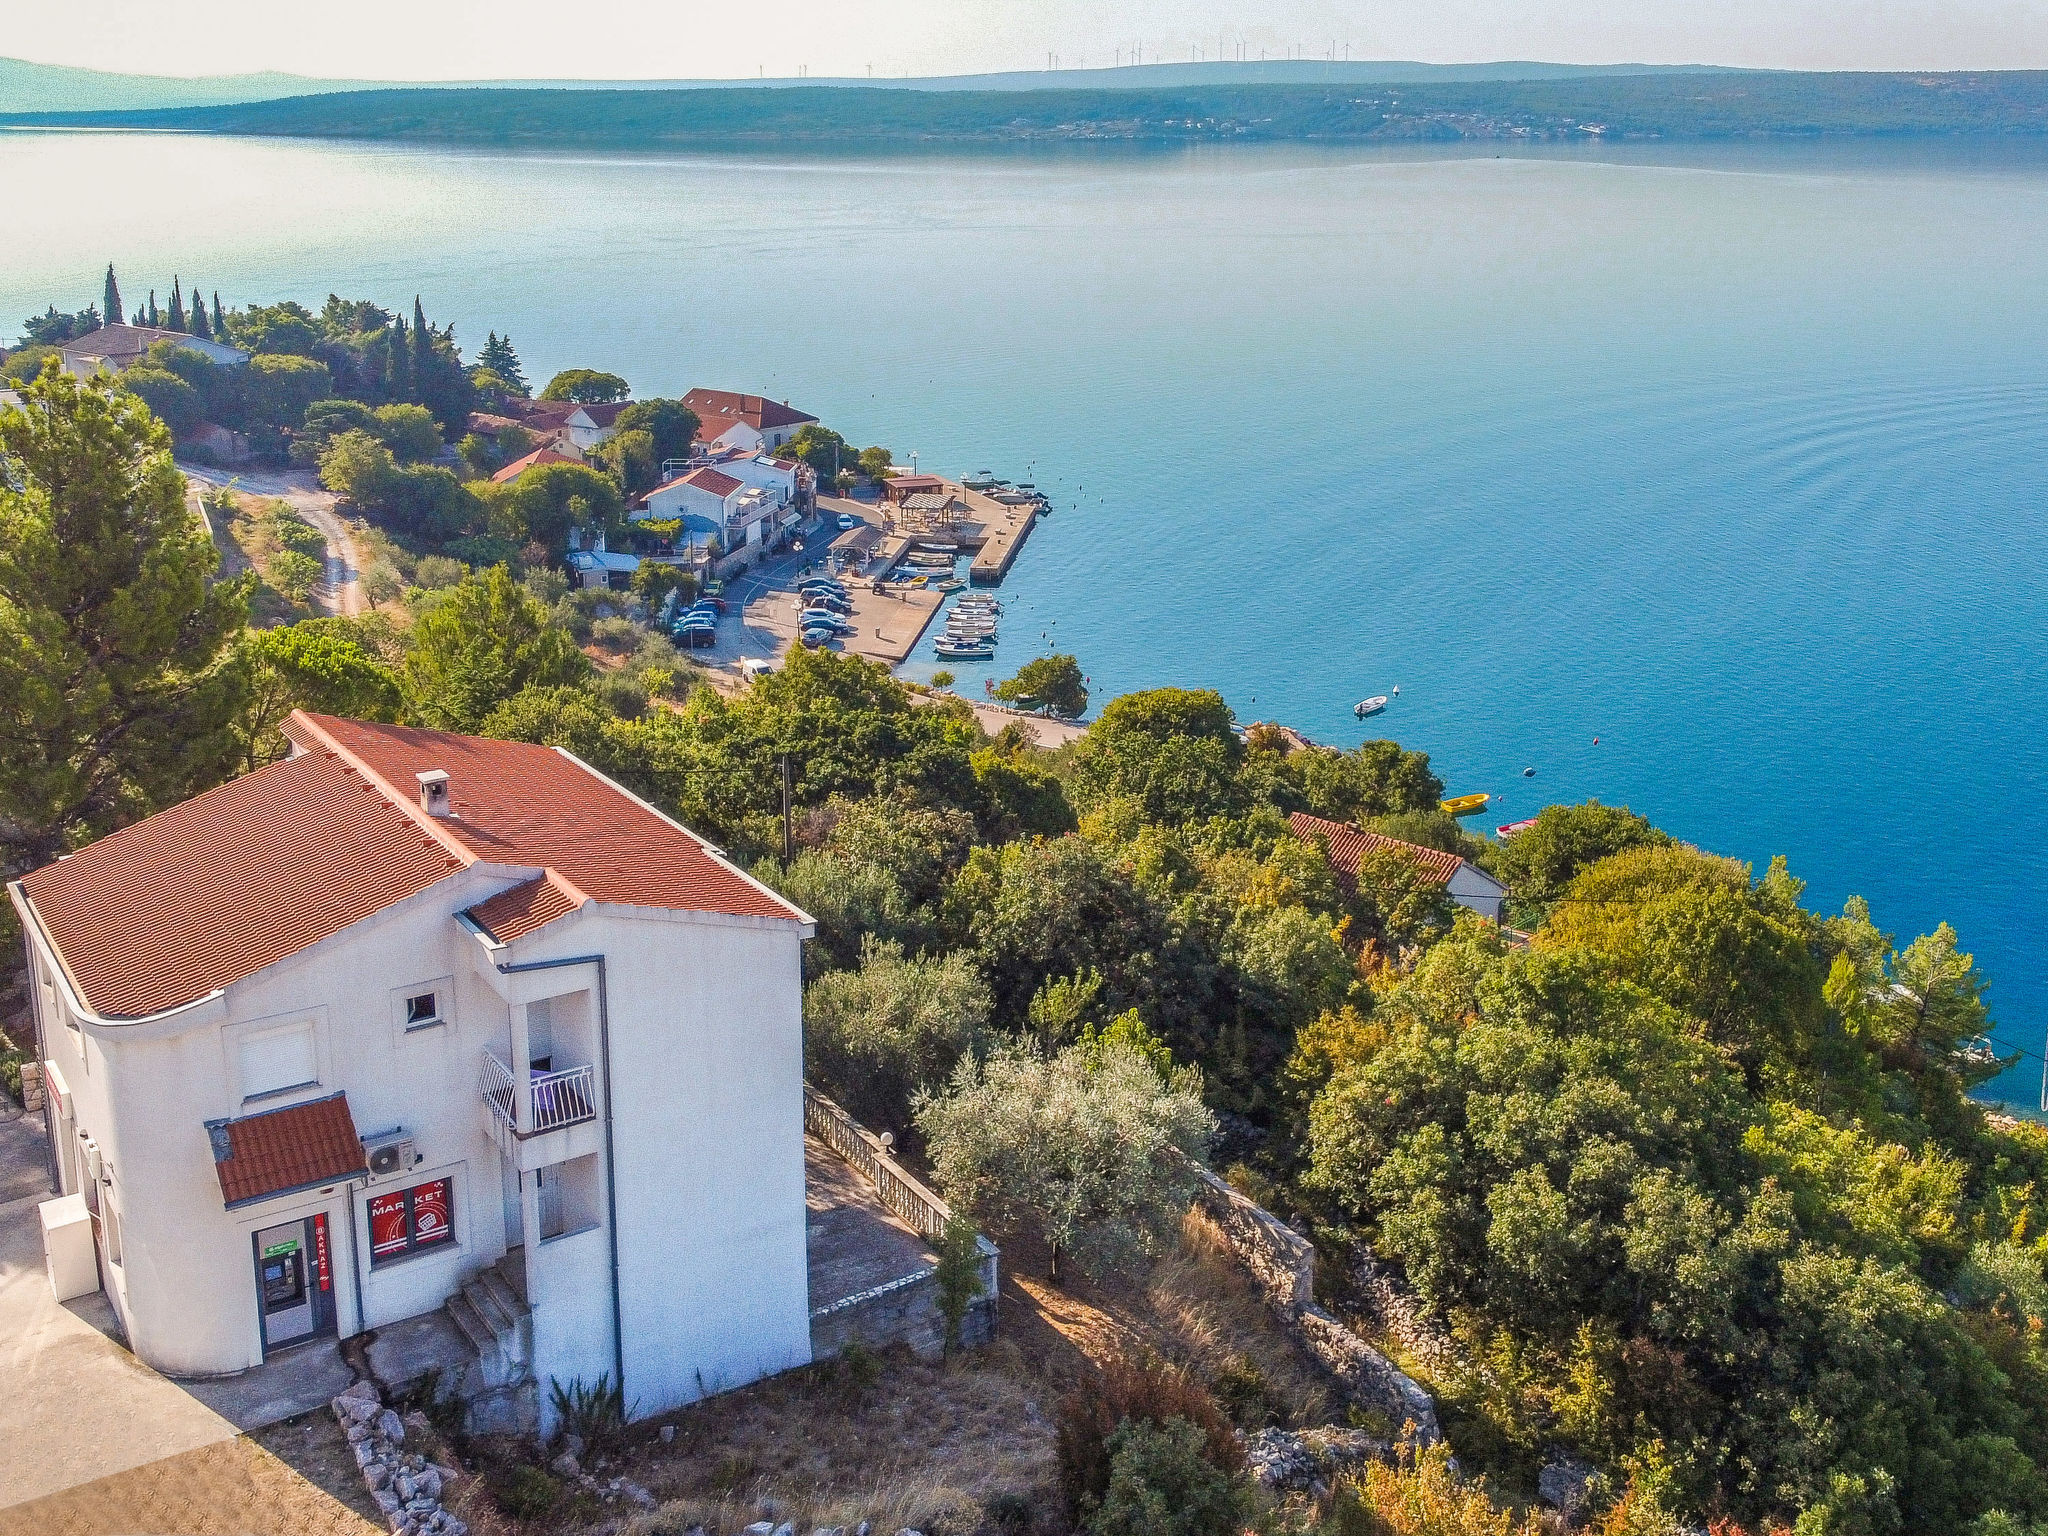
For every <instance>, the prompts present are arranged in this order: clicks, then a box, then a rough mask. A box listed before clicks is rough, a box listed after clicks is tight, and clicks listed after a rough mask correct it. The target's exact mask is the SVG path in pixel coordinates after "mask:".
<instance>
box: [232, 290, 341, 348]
mask: <svg viewBox="0 0 2048 1536" xmlns="http://www.w3.org/2000/svg"><path fill="white" fill-rule="evenodd" d="M229 329H230V331H231V332H232V336H231V337H227V338H223V339H224V340H225V339H232V340H233V342H234V344H235V345H236V346H238V347H240V348H241V349H242V350H243V351H245V352H251V353H255V352H268V353H273V354H282V353H289V354H291V355H292V356H294V357H312V356H313V355H314V353H315V351H316V349H317V348H318V347H319V345H320V343H321V341H322V340H323V339H325V338H324V334H323V332H322V331H321V329H320V322H319V321H318V320H316V319H315V318H314V317H313V315H312V313H311V312H310V311H309V310H308V309H307V308H306V307H305V305H303V304H296V303H293V302H292V301H291V300H289V299H287V300H285V301H284V302H283V303H281V304H265V305H260V306H259V305H251V306H250V307H249V308H247V309H244V310H241V311H239V312H237V313H236V314H235V315H234V316H233V317H232V320H231V323H230V326H229Z"/></svg>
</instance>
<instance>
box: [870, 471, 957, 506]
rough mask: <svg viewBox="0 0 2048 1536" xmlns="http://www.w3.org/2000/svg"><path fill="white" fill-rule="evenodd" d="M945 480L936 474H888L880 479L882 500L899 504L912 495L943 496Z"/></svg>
mask: <svg viewBox="0 0 2048 1536" xmlns="http://www.w3.org/2000/svg"><path fill="white" fill-rule="evenodd" d="M945 494H946V482H945V481H944V480H941V479H940V478H939V477H938V476H937V475H890V476H889V477H887V478H886V479H884V480H883V481H882V500H884V501H889V502H894V503H896V504H897V505H898V506H901V505H902V504H903V503H904V502H906V501H908V500H909V499H910V498H911V497H913V496H943V495H945Z"/></svg>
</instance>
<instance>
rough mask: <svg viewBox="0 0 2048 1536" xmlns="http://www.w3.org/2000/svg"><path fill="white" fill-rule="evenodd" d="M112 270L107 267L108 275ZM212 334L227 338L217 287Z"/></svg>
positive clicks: (226, 325) (214, 296)
mask: <svg viewBox="0 0 2048 1536" xmlns="http://www.w3.org/2000/svg"><path fill="white" fill-rule="evenodd" d="M113 270H114V269H113V268H112V267H109V268H107V272H108V275H109V276H111V275H112V273H113ZM213 334H214V336H215V337H216V338H218V339H219V340H221V341H226V340H227V339H228V317H227V313H226V311H224V310H223V309H222V308H221V307H220V290H219V289H218V288H216V289H214V290H213Z"/></svg>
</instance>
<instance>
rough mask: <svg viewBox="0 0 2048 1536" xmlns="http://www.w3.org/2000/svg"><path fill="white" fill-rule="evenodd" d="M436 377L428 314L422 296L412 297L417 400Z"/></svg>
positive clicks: (413, 386) (413, 354)
mask: <svg viewBox="0 0 2048 1536" xmlns="http://www.w3.org/2000/svg"><path fill="white" fill-rule="evenodd" d="M433 376H434V333H433V332H432V331H431V330H429V329H428V328H427V312H426V311H425V310H423V309H421V308H420V296H419V295H418V294H414V295H413V296H412V395H413V398H414V399H415V400H417V399H418V398H419V397H420V392H421V391H422V390H423V389H425V388H426V387H427V381H428V380H429V379H431V378H433Z"/></svg>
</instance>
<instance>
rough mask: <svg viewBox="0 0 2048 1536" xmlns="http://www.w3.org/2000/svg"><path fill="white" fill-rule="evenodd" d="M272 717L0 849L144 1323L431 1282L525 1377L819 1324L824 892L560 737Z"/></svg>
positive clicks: (211, 1331) (212, 1364)
mask: <svg viewBox="0 0 2048 1536" xmlns="http://www.w3.org/2000/svg"><path fill="white" fill-rule="evenodd" d="M286 732H287V735H288V736H289V737H290V739H291V742H292V755H291V756H290V757H288V758H287V759H285V760H284V761H281V762H278V763H275V764H272V765H271V766H269V767H267V768H262V769H259V770H257V771H256V772H254V773H251V774H249V775H247V776H245V777H243V778H240V779H237V780H235V781H233V782H231V783H229V784H226V785H223V786H222V787H220V788H218V789H214V790H211V791H208V792H207V793H205V794H202V795H200V796H198V797H196V798H194V799H192V800H188V801H186V802H185V803H183V804H182V805H177V806H174V807H172V808H170V809H169V810H165V811H162V812H159V813H158V814H157V815H155V816H152V817H149V818H148V819H147V820H145V821H142V822H139V823H137V824H136V825H134V826H132V827H129V828H127V829H125V830H123V831H120V832H116V833H113V834H112V835H110V836H108V837H105V838H102V839H101V840H100V841H98V842H96V843H93V844H91V845H90V846H88V847H86V848H84V849H81V850H80V851H79V852H77V853H75V854H73V855H71V856H70V857H68V858H65V859H62V860H60V861H58V862H57V863H55V864H51V865H48V866H46V867H45V868H42V869H39V870H36V871H34V872H33V873H31V874H29V875H26V876H24V877H23V878H22V879H20V880H18V881H16V882H14V883H13V884H11V885H10V886H9V894H10V895H11V897H12V899H13V901H14V904H15V909H16V911H17V912H18V913H19V914H20V917H21V921H22V925H23V928H24V931H25V935H26V943H27V949H28V961H29V966H30V971H31V975H32V977H33V982H34V986H33V992H34V1014H35V1022H36V1028H37V1031H38V1034H37V1040H38V1047H39V1052H40V1055H41V1057H42V1058H43V1060H44V1062H45V1063H46V1069H47V1084H48V1089H49V1093H48V1100H47V1106H46V1113H47V1115H48V1116H49V1120H50V1130H51V1138H52V1145H53V1148H54V1149H55V1154H54V1155H55V1158H56V1160H57V1162H58V1163H59V1170H58V1171H59V1174H60V1178H61V1185H62V1191H63V1193H64V1194H65V1195H74V1194H77V1195H82V1196H83V1198H84V1201H85V1203H86V1205H87V1206H88V1208H89V1209H90V1210H91V1212H92V1222H93V1230H94V1236H95V1239H96V1246H97V1254H98V1269H99V1277H100V1281H101V1284H102V1285H103V1287H104V1289H105V1291H106V1294H107V1296H108V1298H109V1299H110V1301H111V1302H112V1304H113V1306H114V1308H115V1310H116V1311H117V1312H118V1313H119V1315H120V1319H121V1323H122V1325H123V1327H124V1329H125V1331H126V1333H127V1336H128V1339H129V1340H130V1342H131V1345H132V1347H133V1348H134V1350H135V1353H136V1354H137V1355H138V1356H140V1357H141V1358H142V1359H143V1360H144V1361H146V1362H148V1363H149V1364H151V1365H153V1366H156V1367H158V1368H159V1369H162V1370H164V1371H168V1372H173V1373H178V1374H201V1373H214V1372H230V1371H237V1370H241V1369H244V1368H246V1367H249V1366H253V1365H256V1364H257V1363H259V1362H261V1361H263V1360H264V1359H265V1358H266V1357H267V1356H268V1355H271V1354H273V1353H275V1352H276V1351H278V1350H280V1349H284V1348H287V1347H289V1346H290V1345H292V1344H294V1343H296V1342H298V1341H301V1340H305V1339H310V1338H318V1337H321V1336H329V1337H331V1336H334V1335H336V1334H339V1335H340V1336H342V1337H348V1336H350V1335H353V1334H356V1333H358V1332H360V1331H362V1330H364V1329H368V1328H377V1327H380V1326H384V1325H388V1324H391V1323H394V1322H397V1321H399V1320H401V1319H405V1318H409V1317H413V1316H415V1315H417V1314H420V1313H424V1312H428V1311H431V1310H432V1309H435V1308H440V1307H442V1306H443V1305H444V1303H445V1304H446V1305H447V1308H448V1311H449V1315H450V1316H451V1317H452V1318H454V1320H455V1321H456V1322H457V1323H458V1324H459V1325H460V1326H461V1328H462V1329H463V1331H464V1332H465V1333H467V1334H468V1335H469V1336H470V1338H471V1340H472V1342H473V1343H475V1344H476V1346H477V1349H478V1354H479V1358H480V1360H481V1361H483V1362H484V1363H485V1364H487V1365H488V1364H489V1363H490V1361H491V1360H492V1359H493V1358H495V1359H496V1361H497V1365H498V1369H499V1374H500V1377H501V1378H509V1377H510V1376H511V1375H514V1374H516V1362H517V1359H518V1357H520V1356H522V1355H523V1356H524V1359H525V1362H526V1365H525V1368H526V1369H527V1370H528V1371H529V1373H530V1374H529V1375H528V1376H527V1378H526V1380H527V1383H528V1384H527V1386H526V1388H525V1390H526V1391H527V1392H528V1394H529V1400H530V1397H531V1394H532V1393H533V1391H534V1386H535V1385H536V1384H537V1386H538V1391H539V1395H540V1396H541V1397H542V1398H543V1399H545V1396H546V1390H547V1384H548V1382H549V1381H550V1379H551V1378H552V1379H556V1380H560V1381H562V1382H564V1383H567V1382H570V1381H572V1380H576V1379H581V1380H583V1381H585V1382H595V1381H596V1379H597V1378H598V1377H599V1376H609V1377H610V1378H611V1380H612V1381H613V1382H614V1383H619V1384H622V1385H623V1388H624V1393H625V1399H626V1401H627V1403H629V1404H633V1405H637V1407H638V1409H639V1410H640V1411H642V1412H655V1411H658V1410H660V1409H662V1408H664V1407H667V1406H670V1405H673V1404H678V1403H683V1402H688V1401H691V1400H694V1399H696V1398H698V1397H701V1396H703V1395H705V1394H707V1393H710V1392H714V1391H719V1390H722V1389H725V1388H729V1387H732V1386H736V1385H739V1384H742V1383H745V1382H748V1381H752V1380H754V1379H756V1378H758V1377H761V1376H763V1375H766V1374H768V1373H770V1372H773V1371H776V1370H780V1369H783V1368H786V1367H788V1366H791V1365H796V1364H800V1363H803V1362H805V1361H807V1360H808V1359H809V1358H810V1349H811V1345H810V1334H809V1331H808V1300H807V1278H806V1268H805V1225H806V1208H805V1197H804V1147H803V1114H804V1107H803V1086H802V1070H803V1068H802V1039H801V1028H802V1026H801V1003H802V997H801V994H802V980H801V961H800V956H801V949H802V941H803V940H804V939H805V938H806V937H808V936H809V935H810V933H811V931H812V929H811V923H810V920H809V919H808V918H807V917H806V916H805V915H804V914H803V913H802V912H800V911H798V910H797V909H796V908H794V907H792V906H790V905H789V904H788V903H787V902H785V901H783V900H782V899H781V898H780V897H778V896H776V895H775V894H774V893H773V892H771V891H769V890H768V889H767V888H766V887H764V886H762V885H760V884H759V883H757V882H756V881H754V880H752V879H751V878H749V877H748V876H747V875H745V874H743V873H742V872H741V871H740V870H738V869H737V868H735V867H734V866H733V865H732V864H730V863H729V862H727V861H726V860H725V859H724V858H722V857H721V856H720V855H719V853H718V851H717V850H716V849H715V848H713V847H711V846H710V845H709V844H707V843H706V842H704V840H703V839H701V838H699V837H697V836H696V835H695V834H693V833H691V832H690V831H689V830H687V829H686V828H684V827H682V826H681V825H679V824H677V823H676V822H674V821H671V820H670V819H669V818H667V817H666V816H663V815H661V814H660V813H659V812H657V811H656V810H654V809H653V808H652V807H651V806H649V805H647V804H646V803H645V802H643V801H641V800H639V799H638V798H636V797H635V796H633V795H632V794H630V793H628V792H627V791H626V790H624V789H622V788H620V787H619V786H618V785H616V784H614V783H612V782H611V781H610V780H608V779H606V778H605V777H603V776H602V775H601V774H599V773H598V772H597V771H596V770H594V769H592V768H590V767H589V766H587V765H586V764H584V763H583V762H581V761H580V760H578V759H577V758H575V757H573V756H571V755H569V754H568V753H566V752H563V751H560V750H557V749H554V748H549V747H541V746H531V745H526V744H523V743H517V742H505V741H486V740H480V739H476V738H472V737H467V736H457V735H451V734H447V733H443V732H436V731H426V730H414V729H408V728H403V727H399V726H392V725H378V724H371V723H367V722H362V721H353V720H343V719H336V718H332V717H326V716H316V715H309V714H305V713H303V712H301V713H296V714H294V715H293V716H292V718H291V720H290V721H289V723H288V724H287V727H286ZM494 1352H495V1354H494ZM486 1377H487V1379H488V1372H486ZM543 1411H545V1409H544V1408H543Z"/></svg>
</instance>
